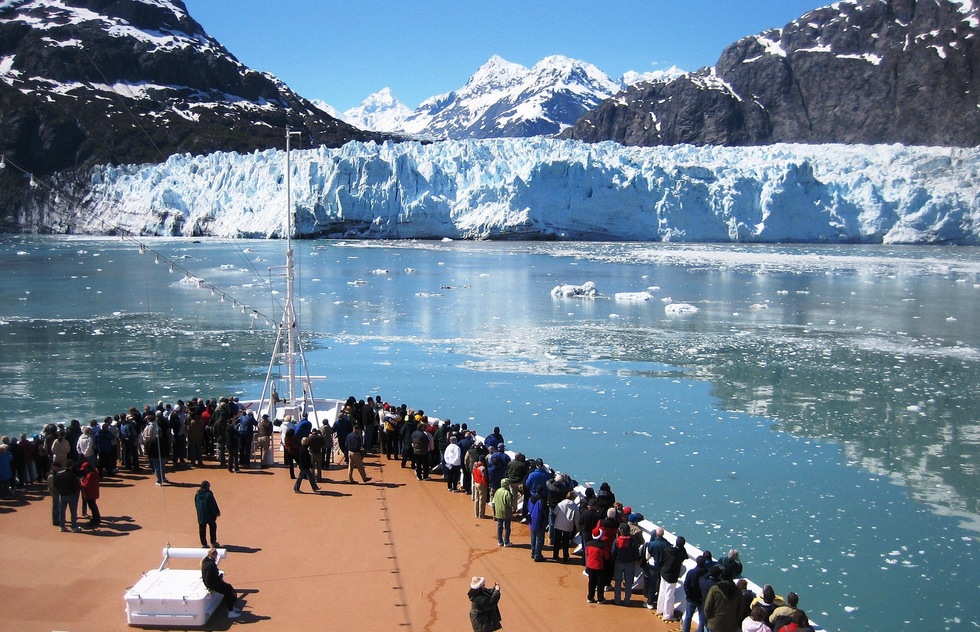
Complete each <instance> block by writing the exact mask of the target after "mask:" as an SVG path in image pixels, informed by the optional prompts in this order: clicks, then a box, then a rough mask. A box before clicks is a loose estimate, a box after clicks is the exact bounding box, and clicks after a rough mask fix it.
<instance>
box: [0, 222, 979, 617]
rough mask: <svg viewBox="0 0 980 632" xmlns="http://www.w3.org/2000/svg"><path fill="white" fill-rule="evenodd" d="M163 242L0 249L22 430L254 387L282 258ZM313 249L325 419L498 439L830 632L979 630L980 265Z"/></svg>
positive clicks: (498, 247) (237, 248)
mask: <svg viewBox="0 0 980 632" xmlns="http://www.w3.org/2000/svg"><path fill="white" fill-rule="evenodd" d="M148 246H149V248H150V250H149V251H147V252H146V253H145V254H140V252H139V249H138V248H136V247H134V246H133V244H132V243H130V242H125V241H121V240H115V239H81V238H19V237H6V238H4V239H3V240H2V241H0V265H2V268H0V269H2V270H3V272H4V282H3V284H2V285H0V340H2V351H3V359H4V361H3V363H2V365H0V379H2V383H3V384H4V388H3V389H2V393H0V411H3V412H2V413H0V431H3V432H6V433H11V432H20V431H28V430H30V431H33V430H35V429H37V428H38V427H40V425H41V424H42V423H44V422H47V421H66V420H68V419H71V418H79V419H83V420H84V419H88V418H91V417H101V416H102V415H104V414H107V413H110V414H111V413H113V412H118V411H122V410H125V409H126V408H128V407H129V406H131V405H142V404H144V403H147V402H151V401H156V400H158V399H170V400H175V399H177V398H178V397H180V398H185V399H186V398H187V397H191V396H194V395H203V396H215V395H222V394H233V393H237V394H242V395H245V394H250V393H255V392H256V391H257V390H258V389H259V387H260V386H261V380H262V378H263V377H264V375H265V371H266V368H267V365H268V352H269V349H270V347H271V344H272V341H273V339H274V334H273V333H272V331H271V329H270V328H269V327H268V326H267V325H266V323H265V318H264V317H265V316H269V317H270V318H271V319H272V320H277V319H278V314H277V312H276V307H275V303H274V300H273V298H272V297H271V296H270V292H269V288H268V285H269V283H270V278H271V277H272V275H271V273H270V270H269V268H270V267H273V266H276V265H279V264H281V262H282V256H281V253H280V249H281V244H280V243H276V242H254V241H245V242H226V241H207V242H202V243H193V242H188V241H176V240H154V241H152V242H149V243H148ZM296 248H297V251H298V262H299V265H298V270H299V275H300V281H299V290H300V294H301V295H302V297H303V300H302V301H301V303H300V307H299V311H300V317H301V319H302V322H303V323H304V327H305V329H307V331H308V332H309V334H308V335H307V340H306V345H307V357H308V360H309V362H310V365H311V370H312V372H313V373H316V374H322V375H327V376H329V379H328V380H327V381H326V382H324V383H322V384H320V385H318V386H317V392H316V394H317V395H318V396H333V397H346V396H347V395H350V394H354V395H356V396H358V397H366V396H367V395H374V394H378V393H380V394H381V395H382V396H383V397H384V398H385V399H387V400H389V401H393V402H395V403H402V402H404V403H407V404H408V405H409V406H411V407H416V408H425V409H426V410H427V411H428V412H431V413H433V414H436V415H438V416H440V417H451V418H452V419H453V420H454V421H466V422H468V423H469V424H470V425H471V426H476V427H477V428H478V429H480V430H482V431H484V432H485V431H487V430H489V429H490V428H492V427H493V426H495V425H499V426H500V427H501V428H502V430H503V433H504V436H505V437H506V438H507V440H508V441H509V442H511V444H512V446H513V447H515V448H517V449H520V450H522V451H523V452H525V453H526V454H528V455H529V456H532V457H536V456H541V457H542V458H544V459H546V460H547V461H549V462H550V463H552V464H554V465H555V466H556V467H558V468H559V469H563V470H567V471H569V472H570V473H571V474H572V475H573V476H574V477H575V478H577V479H578V480H579V481H580V482H596V483H598V482H602V481H608V482H610V484H612V486H613V489H614V490H615V491H616V493H617V496H618V497H619V498H620V499H621V500H623V501H624V502H626V503H627V504H631V505H633V506H634V507H639V508H640V510H641V511H642V512H643V513H644V514H645V515H646V516H647V517H648V518H651V519H652V520H654V521H658V522H663V523H664V524H665V525H666V526H667V527H668V528H670V529H671V530H673V531H674V532H676V533H678V534H681V535H684V536H686V537H687V539H688V541H690V542H692V543H694V544H695V545H697V546H700V547H702V548H708V549H711V550H712V551H714V552H715V553H719V552H721V551H723V550H727V549H728V548H730V547H732V546H734V547H736V548H738V549H740V550H741V551H742V557H743V560H744V561H745V567H746V574H747V575H748V576H750V577H751V578H752V579H753V580H755V581H757V582H760V583H772V584H773V585H774V586H775V587H776V588H777V591H778V592H780V593H782V594H785V593H786V592H788V591H790V590H794V591H796V592H798V593H800V595H801V605H802V607H803V608H805V609H806V610H807V611H808V612H809V613H810V614H811V615H812V616H813V617H814V618H816V619H817V620H818V621H819V622H820V623H821V624H822V625H823V626H824V627H825V628H827V629H839V630H848V631H860V630H883V629H897V630H922V629H954V630H955V629H975V628H976V627H977V626H978V625H980V623H978V622H980V606H978V605H977V604H976V602H975V600H974V599H973V595H974V594H975V592H976V588H977V587H980V564H978V561H980V560H978V555H977V545H978V540H977V538H978V534H980V519H978V514H980V507H978V497H980V494H978V491H980V477H978V469H977V467H978V461H977V457H978V453H980V447H978V444H980V420H978V417H977V411H980V406H978V404H980V402H978V401H977V400H978V398H980V395H978V393H977V384H980V320H978V319H977V318H976V317H975V314H977V313H978V308H980V249H975V248H887V247H855V246H846V247H845V246H826V247H815V246H805V247H804V246H796V247H790V246H709V245H705V246H676V245H651V244H564V243H548V244H524V243H514V244H511V243H504V244H499V243H489V244H488V243H469V242H408V243H360V242H326V243H324V242H300V243H298V244H296ZM155 253H159V254H160V255H161V258H160V260H159V263H156V262H155V261H156V257H155ZM170 262H174V264H175V266H174V271H173V272H170ZM185 270H186V271H187V272H186V274H185V272H184V271H185ZM198 278H200V279H202V280H203V281H204V283H203V285H204V287H201V285H202V283H199V282H198V281H197V280H196V279H198ZM586 281H593V282H595V284H596V287H597V289H598V290H599V292H600V293H601V296H600V297H598V298H595V299H564V298H554V297H553V296H552V295H551V293H550V292H551V289H552V288H553V287H555V286H557V285H560V284H564V283H572V284H581V283H584V282H586ZM275 285H277V286H278V282H276V283H275ZM210 286H214V287H215V288H216V293H214V294H213V293H212V292H211V290H210ZM277 289H278V290H281V288H277ZM640 291H648V292H649V293H650V295H651V296H652V298H651V299H650V300H646V301H636V300H632V301H631V300H624V299H622V298H620V299H617V298H616V297H615V295H616V293H635V292H640ZM220 292H224V293H226V295H227V297H228V299H227V300H226V301H225V302H221V301H220ZM667 299H670V300H671V301H672V302H675V303H687V304H690V305H692V306H694V307H697V308H698V311H697V312H696V313H693V314H687V315H684V316H670V315H668V314H667V313H666V310H665V306H666V305H667V304H668V301H667ZM235 301H238V302H239V306H237V307H236V306H235V304H234V302H235ZM241 304H244V305H247V307H246V309H245V313H244V314H243V313H242V309H241ZM253 310H255V311H257V312H258V314H259V316H258V318H252V317H250V315H252V314H253Z"/></svg>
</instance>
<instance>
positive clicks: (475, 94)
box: [327, 55, 683, 140]
mask: <svg viewBox="0 0 980 632" xmlns="http://www.w3.org/2000/svg"><path fill="white" fill-rule="evenodd" d="M682 74H683V71H682V70H680V69H678V68H677V67H676V66H675V67H671V68H669V69H667V70H660V71H652V72H648V73H642V74H641V73H637V72H629V73H626V74H624V76H623V78H621V79H620V80H618V81H615V80H612V79H610V78H609V77H608V76H607V75H606V74H605V73H603V72H602V71H601V70H600V69H599V68H597V67H596V66H594V65H592V64H589V63H587V62H583V61H580V60H576V59H571V58H569V57H565V56H563V55H550V56H548V57H545V58H544V59H542V60H540V61H538V62H537V63H536V64H534V66H532V67H531V68H527V67H525V66H522V65H520V64H516V63H513V62H509V61H507V60H506V59H504V58H502V57H501V56H499V55H493V56H491V57H490V59H489V60H487V62H486V63H484V64H483V65H481V66H480V67H479V68H478V69H477V70H476V71H475V72H474V73H473V74H472V75H471V76H470V77H469V79H468V80H467V82H466V83H465V84H464V85H463V86H461V87H460V88H457V89H456V90H451V91H449V92H445V93H442V94H438V95H434V96H431V97H429V98H428V99H425V100H424V101H422V103H421V104H419V106H418V107H417V108H416V109H415V110H411V109H409V108H408V107H407V106H405V105H404V104H402V103H401V102H399V101H398V100H397V99H395V98H394V96H393V95H392V94H391V91H390V89H388V88H384V89H383V90H381V91H379V92H376V93H374V94H372V95H370V96H368V97H367V98H366V99H365V100H364V101H363V102H362V103H361V104H359V105H358V106H356V107H354V108H351V109H349V110H346V111H345V112H344V113H343V114H342V115H341V117H342V118H343V119H344V120H345V121H347V122H348V123H351V124H352V125H355V126H356V127H359V128H362V129H371V130H376V131H380V132H390V133H398V134H406V135H409V136H412V137H415V138H423V139H430V140H432V139H447V138H448V139H463V138H501V137H510V136H536V135H553V134H555V133H557V132H559V131H561V130H562V129H564V128H565V127H568V126H570V125H572V124H573V123H574V122H575V121H576V120H578V118H579V117H580V116H581V115H582V114H584V113H585V112H587V111H588V110H589V109H591V108H592V107H595V106H596V105H598V104H599V103H600V102H601V101H602V100H603V99H605V98H607V97H610V96H612V95H613V94H615V93H617V92H619V91H620V90H621V89H623V88H624V87H625V86H627V85H630V84H632V83H637V82H640V81H654V80H663V79H664V78H670V77H675V76H679V75H682ZM627 82H629V83H627ZM327 107H329V106H327ZM331 109H332V108H331Z"/></svg>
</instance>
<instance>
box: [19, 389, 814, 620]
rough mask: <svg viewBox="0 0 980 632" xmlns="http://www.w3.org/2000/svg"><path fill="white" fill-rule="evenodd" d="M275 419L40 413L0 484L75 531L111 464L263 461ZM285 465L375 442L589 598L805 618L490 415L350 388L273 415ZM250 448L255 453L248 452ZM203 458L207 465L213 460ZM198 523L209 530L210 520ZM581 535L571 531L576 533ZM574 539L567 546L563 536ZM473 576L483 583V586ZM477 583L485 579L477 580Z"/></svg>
mask: <svg viewBox="0 0 980 632" xmlns="http://www.w3.org/2000/svg"><path fill="white" fill-rule="evenodd" d="M277 423H278V422H275V421H273V420H270V419H269V417H268V416H267V415H263V416H261V418H260V419H256V418H255V414H254V413H253V412H252V411H250V410H249V409H248V408H247V407H243V406H241V405H240V404H239V403H238V402H237V401H236V400H234V399H233V398H221V399H216V400H215V399H212V400H204V399H200V398H194V399H191V400H190V401H188V402H186V403H185V402H184V401H182V400H178V401H177V403H176V404H174V405H170V404H167V403H164V402H162V401H161V402H158V403H157V404H156V406H151V405H147V406H145V407H144V408H143V409H142V410H139V409H137V408H135V407H134V408H130V409H129V410H128V411H127V412H125V413H121V414H118V415H114V416H111V417H105V418H104V419H103V420H102V422H101V423H100V422H98V421H97V420H92V421H91V422H90V423H89V424H87V425H85V426H83V425H82V424H81V423H80V422H79V421H78V420H71V421H70V422H68V423H67V425H66V424H53V423H49V424H46V425H45V426H44V427H43V428H42V430H41V432H40V433H38V434H35V435H33V436H28V435H27V434H26V433H25V434H22V435H21V436H20V439H19V440H13V439H11V438H10V437H7V436H4V437H2V438H0V496H2V497H3V498H9V497H10V496H11V495H12V494H14V493H16V492H17V491H18V490H24V489H27V488H29V487H30V486H32V485H37V484H43V483H44V482H45V481H46V483H47V486H48V490H49V492H50V495H51V499H52V514H51V516H52V524H54V525H56V526H58V527H60V528H61V530H62V531H68V530H69V524H68V519H69V518H68V516H67V515H66V514H70V530H72V531H79V530H81V527H80V525H79V523H78V520H77V507H78V501H79V499H81V500H82V516H83V517H86V516H90V520H89V522H88V523H87V524H86V525H85V526H87V527H90V528H98V526H99V524H100V518H101V516H100V511H99V508H98V503H97V500H98V498H99V481H100V480H101V479H103V478H105V477H107V476H113V475H115V474H116V473H117V472H118V471H119V469H120V468H123V469H126V470H128V471H130V472H140V471H141V469H142V462H143V460H144V459H145V460H146V462H147V463H148V464H149V466H150V468H151V470H152V472H153V475H154V478H155V481H156V484H157V485H164V484H166V483H167V482H168V480H167V477H166V473H167V471H168V468H170V469H173V468H185V467H200V466H204V460H205V459H208V460H209V461H211V462H212V463H213V462H214V461H217V462H218V465H219V466H220V467H221V468H227V470H228V471H229V472H230V473H235V472H240V471H241V469H242V468H250V467H252V466H253V464H254V466H256V467H262V468H265V467H271V465H272V464H273V463H274V446H273V443H272V439H273V435H274V429H275V427H276V425H277ZM280 437H281V444H282V454H283V465H284V466H285V467H287V468H288V469H289V474H290V478H291V479H295V483H294V491H296V492H300V491H301V487H300V485H301V483H302V481H303V480H307V481H309V483H310V486H311V487H312V489H313V490H314V491H318V490H319V488H318V483H320V482H322V481H323V471H324V470H325V469H328V468H329V467H330V465H331V464H333V463H335V462H336V463H338V464H339V463H341V462H343V463H344V464H346V466H347V474H348V482H349V483H352V484H354V483H356V480H355V478H354V474H355V473H357V474H359V475H360V478H361V481H363V482H365V483H367V482H369V481H370V480H371V478H370V477H369V476H367V474H366V472H365V469H364V464H363V458H364V455H365V454H367V453H369V452H371V453H377V454H378V455H379V457H380V455H381V454H384V455H385V457H386V458H387V459H388V460H389V461H395V462H400V465H401V467H402V468H407V467H411V468H412V470H413V471H414V474H415V477H416V479H417V480H419V481H429V480H432V479H433V477H434V476H440V477H441V478H442V481H443V482H444V483H445V485H446V489H447V491H448V492H449V493H461V494H466V495H468V496H469V497H470V499H471V500H472V507H473V513H474V516H475V517H477V518H481V519H482V518H488V517H490V518H492V519H493V520H494V521H495V522H496V530H495V535H496V538H497V545H498V546H500V547H510V546H511V545H512V539H511V538H512V533H513V529H512V525H513V523H514V522H519V523H521V524H524V525H527V527H528V531H529V539H530V557H531V560H532V561H533V562H544V561H546V559H547V557H546V554H545V553H546V546H547V547H550V554H551V559H552V560H553V561H555V562H559V563H563V564H569V563H576V564H582V565H584V567H585V569H584V574H585V575H587V577H588V582H587V600H588V602H589V603H599V604H603V603H608V602H609V600H607V598H606V592H607V590H609V589H611V590H612V595H613V599H612V601H613V603H615V604H619V605H629V604H630V603H631V595H632V593H633V587H634V585H635V584H636V581H637V579H639V578H641V577H642V580H643V582H642V583H643V596H644V600H643V605H644V606H645V607H646V608H648V609H650V610H656V611H657V613H658V614H659V615H660V616H661V618H663V619H664V620H667V621H681V622H682V631H683V632H689V631H690V629H691V623H692V621H693V618H694V614H695V613H697V614H698V620H699V621H700V622H704V623H706V627H705V626H702V627H701V629H707V630H710V631H711V632H737V631H738V630H743V631H745V632H767V631H771V632H797V631H798V632H806V631H808V630H811V629H812V628H810V626H809V621H808V620H807V617H806V614H805V612H804V611H803V610H801V609H800V608H799V607H798V603H799V598H798V596H797V595H796V594H795V593H792V592H791V593H789V594H788V595H787V596H786V597H785V598H783V597H781V596H778V595H776V594H775V591H774V590H773V589H772V587H771V586H768V585H767V586H765V587H764V588H763V591H762V593H761V594H759V595H756V594H755V593H754V592H753V591H752V590H750V589H749V588H748V587H747V582H746V580H744V579H741V578H740V576H741V574H742V562H741V559H740V556H739V552H738V551H737V550H735V549H731V550H730V551H728V553H727V554H726V555H724V556H722V557H721V559H718V560H715V559H714V558H713V556H712V554H711V552H710V551H704V552H703V553H702V554H701V555H699V556H698V557H697V558H696V560H695V564H694V566H693V567H691V568H689V569H688V570H687V571H686V572H685V570H684V567H685V561H686V560H687V559H688V553H687V549H686V546H685V545H686V543H685V541H684V538H683V537H678V538H677V539H676V541H675V542H673V543H670V542H668V541H667V540H666V539H665V538H664V530H663V529H662V528H656V529H655V530H654V531H653V532H652V533H650V534H649V537H647V535H646V532H645V531H644V529H643V528H642V527H641V526H640V523H641V522H642V521H643V516H642V515H641V514H639V513H638V512H635V511H633V510H632V508H631V507H629V506H624V505H623V503H622V502H619V501H617V499H616V495H615V494H614V493H613V491H612V488H611V486H610V485H609V484H608V483H602V484H601V485H600V486H599V488H598V490H596V489H594V488H592V487H591V486H581V485H579V484H578V483H577V482H576V481H575V480H573V479H572V478H571V477H570V476H569V475H568V474H567V473H564V472H560V471H554V470H552V469H551V468H550V467H549V466H548V465H546V464H545V462H544V461H543V459H541V458H534V459H530V458H527V457H526V456H525V455H524V454H523V453H521V452H515V451H513V450H510V451H508V449H507V443H506V441H505V440H504V437H503V435H502V434H501V431H500V428H499V427H495V428H494V429H493V431H492V432H490V433H488V434H487V435H486V436H485V437H480V436H479V435H478V434H477V433H476V432H475V431H474V430H473V429H470V428H468V427H467V424H465V423H463V424H454V423H452V421H451V420H449V419H445V420H438V419H435V418H430V417H428V416H427V415H426V414H425V412H424V411H423V410H410V409H409V408H408V407H407V406H406V405H404V404H402V405H401V406H392V405H390V404H388V403H385V402H383V401H382V399H381V398H380V397H377V398H375V397H368V398H367V399H366V400H357V399H356V398H354V397H350V398H348V400H347V402H346V404H345V405H344V406H343V409H342V411H341V412H340V414H339V415H338V418H337V420H336V422H335V423H334V425H333V427H332V428H327V427H324V428H317V427H315V426H314V424H313V423H312V422H311V421H310V420H309V419H308V418H306V416H305V415H304V416H302V417H301V418H300V419H293V418H291V417H289V416H288V415H287V416H286V418H285V419H284V420H282V422H281V428H280ZM253 457H254V459H253ZM212 467H213V465H212ZM195 502H196V504H197V508H198V517H199V525H200V535H201V544H202V546H204V547H207V546H208V544H209V542H208V539H207V538H206V535H210V546H211V547H216V546H218V543H217V540H216V534H215V520H216V518H217V515H218V514H219V513H220V512H219V511H218V509H217V505H216V503H215V502H214V498H213V495H212V494H211V493H210V488H209V484H208V483H207V481H204V482H203V483H202V485H201V489H200V490H199V492H198V497H197V498H196V501H195ZM206 529H207V530H208V531H209V533H208V531H206ZM576 536H578V538H579V541H580V544H579V545H578V546H577V547H575V546H574V540H575V538H576ZM573 547H574V550H573ZM681 585H683V590H684V595H685V597H686V599H685V601H684V607H683V608H682V610H683V612H678V611H677V610H676V606H677V599H676V590H677V588H678V587H679V586H681ZM481 588H482V587H481ZM481 594H482V593H481Z"/></svg>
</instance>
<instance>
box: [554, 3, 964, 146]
mask: <svg viewBox="0 0 980 632" xmlns="http://www.w3.org/2000/svg"><path fill="white" fill-rule="evenodd" d="M978 103H980V11H978V8H977V4H976V0H857V1H849V2H838V3H835V4H833V5H831V6H828V7H824V8H821V9H817V10H815V11H812V12H810V13H808V14H806V15H804V16H803V17H801V18H800V19H798V20H796V21H794V22H792V23H790V24H788V25H786V26H785V27H784V28H782V29H773V30H770V31H766V32H764V33H761V34H759V35H754V36H752V37H747V38H744V39H742V40H739V41H738V42H736V43H734V44H732V45H731V46H729V47H728V48H727V49H725V51H724V52H723V53H722V55H721V58H720V59H719V60H718V63H717V64H716V65H715V66H714V67H712V68H703V69H701V70H699V71H697V72H693V73H689V74H687V75H685V76H683V77H681V78H678V79H675V80H672V81H663V82H655V83H644V84H639V85H637V86H634V87H633V88H631V89H629V90H627V91H626V92H624V93H621V94H619V95H617V96H615V97H613V98H611V99H608V100H606V101H604V102H603V103H602V104H601V105H600V106H599V107H598V108H596V109H595V110H593V111H592V112H589V113H588V114H586V115H585V116H584V117H583V118H582V119H580V120H579V121H578V122H577V123H576V125H575V126H574V127H572V128H570V129H569V130H566V132H565V133H564V134H563V136H565V137H567V138H575V139H580V140H586V141H591V142H597V141H602V140H615V141H617V142H620V143H624V144H627V145H641V146H654V145H672V144H678V143H692V144H696V145H715V144H718V145H757V144H768V143H777V142H802V143H903V144H909V145H943V146H975V145H980V107H978Z"/></svg>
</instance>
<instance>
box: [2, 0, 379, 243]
mask: <svg viewBox="0 0 980 632" xmlns="http://www.w3.org/2000/svg"><path fill="white" fill-rule="evenodd" d="M287 125H288V126H289V127H291V128H293V129H296V130H299V131H300V132H301V137H300V139H297V141H296V142H297V144H298V145H301V146H311V145H328V146H339V145H342V144H344V143H345V142H348V141H350V140H355V139H356V140H369V139H372V138H374V139H380V137H379V136H377V135H373V134H368V133H365V132H362V131H360V130H358V129H356V128H354V127H352V126H350V125H348V124H346V123H343V122H341V121H339V120H337V119H334V118H332V117H330V116H328V115H326V114H324V113H323V112H321V111H320V110H319V109H317V108H316V107H314V106H313V105H312V104H311V103H309V102H308V101H306V100H304V99H302V98H300V97H299V96H298V95H296V94H295V93H293V92H292V91H291V90H289V88H287V87H286V86H285V85H284V84H282V82H280V81H278V80H277V79H276V78H275V77H272V76H271V75H267V74H263V73H259V72H256V71H254V70H251V69H249V68H247V67H245V66H244V65H242V64H241V63H240V62H239V61H238V60H237V59H235V57H234V56H232V55H231V54H230V53H229V52H228V51H227V50H226V49H225V48H224V47H222V46H221V45H220V44H219V43H218V42H217V41H216V40H214V39H213V38H211V37H210V36H208V35H207V33H205V32H204V30H203V29H202V28H201V26H200V25H199V24H198V23H197V22H195V21H194V20H193V19H192V18H191V17H190V16H189V15H188V14H187V9H186V8H185V6H184V4H183V2H182V1H181V0H167V1H166V2H155V3H145V2H141V1H139V0H62V2H59V3H49V2H46V1H44V0H22V1H20V2H17V1H14V2H11V3H8V4H7V6H6V8H4V9H3V10H2V11H0V153H2V154H3V155H5V156H6V157H7V159H8V160H9V161H11V162H12V163H15V164H16V165H17V166H19V167H21V168H23V169H24V170H26V171H28V172H31V173H34V174H38V175H47V174H52V173H55V172H61V171H66V170H72V169H78V168H84V167H86V166H89V165H92V164H99V163H114V164H121V163H141V162H160V161H162V160H164V159H166V157H167V156H169V155H171V154H174V153H184V152H187V153H194V154H198V153H208V152H213V151H220V150H229V151H241V152H247V151H252V150H255V149H267V148H272V147H282V146H283V145H284V142H285V141H284V136H285V130H286V127H287ZM26 180H27V179H26V176H24V175H23V173H21V172H19V171H16V170H14V169H5V170H3V171H0V217H2V218H4V220H3V223H2V224H0V229H6V230H16V229H19V228H23V227H22V226H19V225H18V224H20V223H21V220H19V219H14V217H13V215H12V209H13V208H15V207H17V206H18V205H21V204H23V199H22V196H23V193H24V191H23V189H24V184H25V182H26Z"/></svg>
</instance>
